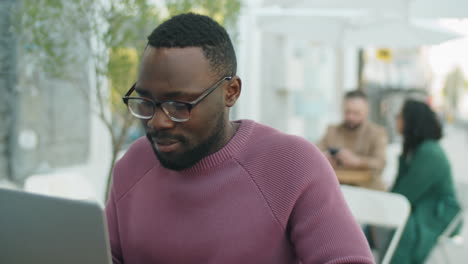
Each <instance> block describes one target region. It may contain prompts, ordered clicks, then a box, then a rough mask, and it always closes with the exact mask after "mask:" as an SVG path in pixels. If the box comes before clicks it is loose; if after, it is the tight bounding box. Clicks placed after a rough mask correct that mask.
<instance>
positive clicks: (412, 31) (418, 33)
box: [258, 15, 460, 48]
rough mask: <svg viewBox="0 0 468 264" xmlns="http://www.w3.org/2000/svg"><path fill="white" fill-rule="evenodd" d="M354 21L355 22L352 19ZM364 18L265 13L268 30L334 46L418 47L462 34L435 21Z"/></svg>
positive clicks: (264, 27)
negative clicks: (380, 20)
mask: <svg viewBox="0 0 468 264" xmlns="http://www.w3.org/2000/svg"><path fill="white" fill-rule="evenodd" d="M352 21H354V22H352ZM371 21H372V20H369V21H365V22H363V21H362V20H361V21H359V20H356V19H351V20H350V19H346V18H339V17H330V16H327V17H323V16H322V17H319V16H314V17H307V16H299V17H297V16H289V15H284V16H267V15H264V16H261V17H260V18H259V19H258V23H259V26H260V28H261V29H262V30H264V31H265V32H270V33H276V34H280V35H286V36H288V37H294V38H298V39H307V40H311V41H314V42H320V43H323V44H325V45H332V46H342V45H346V46H355V47H363V46H380V47H393V48H398V47H418V46H425V45H434V44H440V43H442V42H444V41H447V40H450V39H454V38H457V37H460V35H458V34H456V33H453V32H451V31H448V30H446V29H444V28H441V27H440V26H438V25H435V24H429V23H422V22H419V23H418V22H415V23H411V22H408V21H383V22H379V21H377V22H371Z"/></svg>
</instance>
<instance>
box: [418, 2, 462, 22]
mask: <svg viewBox="0 0 468 264" xmlns="http://www.w3.org/2000/svg"><path fill="white" fill-rule="evenodd" d="M409 15H410V17H414V18H432V19H437V18H468V1H467V0H411V2H410V6H409Z"/></svg>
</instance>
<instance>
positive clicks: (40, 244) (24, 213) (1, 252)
mask: <svg viewBox="0 0 468 264" xmlns="http://www.w3.org/2000/svg"><path fill="white" fill-rule="evenodd" d="M0 263H2V264H25V263H28V264H29V263H44V264H45V263H47V264H78V263H79V264H83V263H87V264H95V263H96V264H110V263H111V258H110V250H109V243H108V235H107V227H106V223H105V218H104V212H103V210H102V209H101V208H100V207H99V205H98V204H96V203H92V202H85V201H76V200H67V199H62V198H55V197H48V196H43V195H38V194H31V193H26V192H21V191H15V190H8V189H1V188H0Z"/></svg>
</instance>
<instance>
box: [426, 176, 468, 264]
mask: <svg viewBox="0 0 468 264" xmlns="http://www.w3.org/2000/svg"><path fill="white" fill-rule="evenodd" d="M455 191H456V194H457V198H458V201H459V202H460V205H461V210H460V212H458V214H457V215H456V216H455V217H454V218H453V220H452V222H450V224H449V225H448V226H447V228H446V229H445V231H444V232H443V233H442V235H440V236H439V238H438V241H437V245H436V246H435V247H434V249H433V252H432V253H431V255H430V256H429V258H428V260H427V262H426V263H427V264H429V263H443V264H450V263H455V262H453V261H452V260H451V257H450V255H451V254H450V249H454V248H453V247H454V246H457V247H462V246H463V244H464V240H463V237H461V236H455V237H451V236H450V235H451V234H452V233H453V232H454V231H455V229H456V228H457V227H458V225H459V224H460V223H461V222H462V221H463V219H464V218H465V216H466V214H467V212H468V182H460V181H458V182H455ZM466 225H467V223H466V222H465V224H464V226H465V227H464V228H466Z"/></svg>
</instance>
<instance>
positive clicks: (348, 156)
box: [335, 149, 362, 168]
mask: <svg viewBox="0 0 468 264" xmlns="http://www.w3.org/2000/svg"><path fill="white" fill-rule="evenodd" d="M335 157H336V160H337V161H338V163H339V164H340V165H342V166H344V167H350V168H359V167H360V166H361V164H362V160H361V158H360V157H359V156H357V155H356V154H354V153H353V152H352V151H350V150H349V149H340V151H339V152H338V153H337V154H336V155H335Z"/></svg>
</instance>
